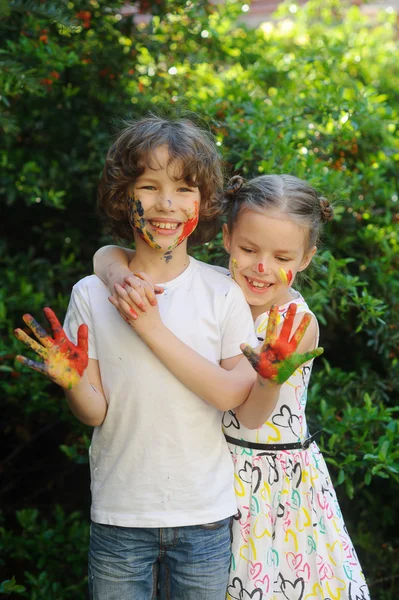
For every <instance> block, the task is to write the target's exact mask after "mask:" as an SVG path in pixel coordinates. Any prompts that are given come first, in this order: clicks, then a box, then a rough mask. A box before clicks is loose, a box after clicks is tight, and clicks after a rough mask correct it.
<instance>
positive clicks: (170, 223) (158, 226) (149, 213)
mask: <svg viewBox="0 0 399 600" xmlns="http://www.w3.org/2000/svg"><path fill="white" fill-rule="evenodd" d="M168 161H169V152H168V148H167V146H159V147H158V148H157V149H156V151H155V155H154V160H153V164H152V165H151V167H152V168H150V166H148V165H147V166H146V168H145V170H144V172H143V174H142V175H140V177H138V178H137V179H136V181H135V183H134V186H133V190H131V195H130V198H129V201H128V202H129V220H130V223H131V225H132V227H133V231H134V237H135V240H137V238H136V236H137V235H138V236H140V238H141V239H142V240H144V241H145V242H146V244H148V245H149V246H150V247H151V248H153V249H155V250H160V251H162V252H168V251H170V250H173V249H174V248H176V247H177V246H179V245H180V244H182V243H183V242H184V243H185V244H187V241H186V240H187V238H188V236H189V235H191V233H192V232H193V231H194V229H195V228H196V227H197V225H198V217H199V208H200V202H201V193H200V191H199V188H198V187H192V186H189V185H188V184H187V183H186V182H185V181H184V180H182V179H178V178H179V177H181V173H182V165H181V164H179V162H176V161H174V162H172V163H170V164H169V165H168Z"/></svg>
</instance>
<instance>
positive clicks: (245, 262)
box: [223, 210, 316, 318]
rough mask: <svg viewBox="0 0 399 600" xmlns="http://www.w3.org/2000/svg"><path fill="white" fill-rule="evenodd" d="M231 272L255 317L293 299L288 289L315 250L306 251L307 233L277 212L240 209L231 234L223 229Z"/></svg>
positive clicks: (225, 227) (225, 226) (226, 229)
mask: <svg viewBox="0 0 399 600" xmlns="http://www.w3.org/2000/svg"><path fill="white" fill-rule="evenodd" d="M223 240H224V246H225V248H226V250H227V252H229V254H230V271H231V274H232V277H233V278H234V279H235V281H236V282H237V283H238V285H239V286H240V288H241V289H242V290H243V292H244V294H245V298H246V300H247V302H248V304H249V305H250V306H251V308H252V313H253V315H254V317H255V318H256V317H257V316H258V315H260V314H261V313H262V312H265V311H267V310H269V309H270V307H271V306H272V304H278V305H280V304H284V303H285V302H289V301H290V300H291V299H292V295H291V293H290V286H291V285H292V283H293V281H294V280H295V276H296V274H297V273H298V271H303V270H304V269H306V267H307V266H308V264H309V263H310V261H311V260H312V257H313V255H314V253H315V252H316V247H314V248H312V249H310V250H309V249H308V248H307V244H306V242H307V235H306V230H305V229H304V228H303V227H301V226H300V225H298V224H297V223H295V222H294V221H291V220H290V219H288V218H287V216H286V215H284V214H282V213H278V212H254V211H251V210H243V211H242V212H241V213H240V215H239V217H238V221H237V223H236V225H235V227H234V229H233V231H232V233H230V232H229V231H228V228H227V225H224V228H223Z"/></svg>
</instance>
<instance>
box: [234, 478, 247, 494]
mask: <svg viewBox="0 0 399 600" xmlns="http://www.w3.org/2000/svg"><path fill="white" fill-rule="evenodd" d="M236 484H238V488H237V485H236ZM234 491H235V493H236V495H237V496H239V497H240V498H242V497H243V496H245V488H244V485H243V483H242V481H241V479H240V478H239V477H238V475H237V473H235V474H234Z"/></svg>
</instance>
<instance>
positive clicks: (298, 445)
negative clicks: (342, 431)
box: [224, 429, 321, 452]
mask: <svg viewBox="0 0 399 600" xmlns="http://www.w3.org/2000/svg"><path fill="white" fill-rule="evenodd" d="M320 432H321V429H320V430H319V431H316V433H314V434H313V435H311V436H310V437H308V438H306V440H304V441H303V442H291V443H288V444H260V443H258V442H248V441H247V440H237V439H236V438H232V437H230V436H229V435H227V434H226V433H225V434H224V437H225V438H226V440H227V441H228V442H229V443H230V444H235V445H236V446H242V448H251V449H252V450H269V451H271V452H278V451H280V450H307V448H309V446H310V444H311V443H312V442H313V440H314V439H315V437H316V436H317V435H318V434H319V433H320Z"/></svg>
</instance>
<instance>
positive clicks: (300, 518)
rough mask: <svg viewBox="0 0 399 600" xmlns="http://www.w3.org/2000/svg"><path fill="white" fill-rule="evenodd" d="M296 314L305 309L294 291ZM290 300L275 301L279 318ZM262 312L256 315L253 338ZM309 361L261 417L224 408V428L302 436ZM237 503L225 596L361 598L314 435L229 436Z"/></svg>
mask: <svg viewBox="0 0 399 600" xmlns="http://www.w3.org/2000/svg"><path fill="white" fill-rule="evenodd" d="M292 302H295V304H297V314H300V313H304V312H309V313H311V311H310V310H309V308H308V306H307V304H306V302H305V301H304V299H303V298H302V297H301V296H300V294H298V297H297V299H296V300H293V301H292ZM289 304H291V302H290V303H287V304H284V305H282V306H280V308H279V321H280V322H281V319H284V318H285V316H286V311H287V309H288V306H289ZM268 317H269V313H264V314H262V315H260V316H259V317H258V318H257V319H256V321H255V330H256V333H257V335H258V338H259V339H260V340H263V339H264V337H265V331H266V326H267V321H268ZM311 369H312V364H311V363H309V364H307V365H306V366H305V367H301V368H299V369H297V371H296V372H295V373H294V374H293V375H292V376H291V377H290V378H289V380H288V381H287V382H286V383H284V384H283V386H282V388H281V393H280V396H279V399H278V402H277V405H276V407H275V409H274V411H273V413H272V414H271V415H270V417H269V419H268V421H267V422H266V423H264V425H262V427H260V428H259V429H256V430H250V429H247V428H246V427H244V426H243V425H242V424H240V423H239V421H238V420H237V418H236V416H235V414H234V412H232V411H230V412H228V413H225V414H224V417H223V426H224V432H225V434H226V435H228V436H230V437H233V438H235V439H240V440H246V441H250V442H258V443H262V444H284V443H291V442H303V441H305V440H306V438H307V437H309V432H308V428H307V424H306V416H305V408H306V399H307V388H308V384H309V378H310V373H311ZM229 447H230V451H231V454H232V457H233V461H234V465H235V491H236V495H237V500H238V507H239V511H238V514H237V515H236V517H235V518H234V521H233V544H232V565H231V573H230V583H229V586H228V591H227V598H228V600H284V599H288V600H366V599H367V600H368V599H369V598H370V595H369V592H368V588H367V584H366V582H365V580H364V575H363V573H362V570H361V567H360V564H359V561H358V558H357V556H356V552H355V550H354V548H353V545H352V542H351V540H350V537H349V535H348V531H347V529H346V526H345V523H344V520H343V517H342V513H341V511H340V508H339V505H338V501H337V497H336V494H335V491H334V488H333V486H332V483H331V480H330V476H329V473H328V469H327V466H326V463H325V461H324V458H323V456H322V454H321V453H320V450H319V449H318V447H317V444H316V443H315V442H312V443H311V444H310V446H309V447H308V448H307V449H295V450H274V451H270V450H254V449H250V448H245V447H241V446H239V445H235V444H231V443H229Z"/></svg>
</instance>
